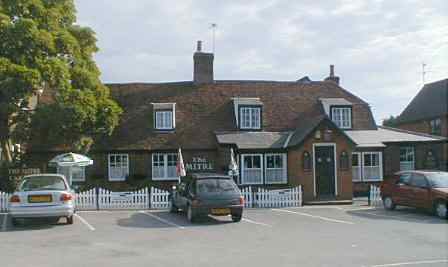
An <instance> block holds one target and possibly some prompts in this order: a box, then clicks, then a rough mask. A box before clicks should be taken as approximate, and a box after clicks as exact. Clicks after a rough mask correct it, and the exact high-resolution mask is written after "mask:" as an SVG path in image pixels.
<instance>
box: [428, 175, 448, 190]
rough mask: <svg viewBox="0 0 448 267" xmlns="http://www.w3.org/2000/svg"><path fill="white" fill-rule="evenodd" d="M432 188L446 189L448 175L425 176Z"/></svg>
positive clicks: (447, 186)
mask: <svg viewBox="0 0 448 267" xmlns="http://www.w3.org/2000/svg"><path fill="white" fill-rule="evenodd" d="M426 176H427V177H428V180H429V182H430V183H431V186H432V187H439V188H445V187H446V188H448V173H446V172H434V173H428V174H426Z"/></svg>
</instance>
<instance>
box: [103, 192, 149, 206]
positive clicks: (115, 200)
mask: <svg viewBox="0 0 448 267" xmlns="http://www.w3.org/2000/svg"><path fill="white" fill-rule="evenodd" d="M98 209H100V210H101V209H149V195H148V188H147V187H145V188H143V189H140V190H136V191H130V192H112V191H109V190H107V189H103V188H99V189H98Z"/></svg>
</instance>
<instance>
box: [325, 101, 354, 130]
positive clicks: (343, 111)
mask: <svg viewBox="0 0 448 267" xmlns="http://www.w3.org/2000/svg"><path fill="white" fill-rule="evenodd" d="M330 113H331V120H332V121H333V122H334V123H335V124H336V125H337V126H338V127H339V128H341V129H351V128H352V108H351V107H340V106H333V107H331V112H330Z"/></svg>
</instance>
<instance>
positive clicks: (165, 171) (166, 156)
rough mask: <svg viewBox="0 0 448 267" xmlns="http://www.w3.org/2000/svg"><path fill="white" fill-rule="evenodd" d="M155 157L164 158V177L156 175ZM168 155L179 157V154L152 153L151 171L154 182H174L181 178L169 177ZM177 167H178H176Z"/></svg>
mask: <svg viewBox="0 0 448 267" xmlns="http://www.w3.org/2000/svg"><path fill="white" fill-rule="evenodd" d="M155 155H158V156H160V155H162V156H163V177H156V176H155V173H154V156H155ZM168 155H175V156H177V153H162V152H157V153H152V154H151V167H152V168H151V169H152V180H153V181H173V180H179V176H173V177H168V168H169V166H168ZM175 167H176V166H175Z"/></svg>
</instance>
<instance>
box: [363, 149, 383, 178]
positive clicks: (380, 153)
mask: <svg viewBox="0 0 448 267" xmlns="http://www.w3.org/2000/svg"><path fill="white" fill-rule="evenodd" d="M365 155H378V166H365V162H364V156H365ZM361 160H362V167H361V169H362V181H364V182H378V181H382V180H383V152H381V151H366V152H362V156H361ZM367 168H370V169H373V168H379V177H378V178H377V179H372V178H370V179H368V178H366V177H364V176H365V173H366V171H365V170H366V169H367Z"/></svg>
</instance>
